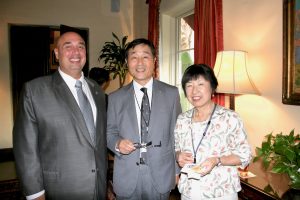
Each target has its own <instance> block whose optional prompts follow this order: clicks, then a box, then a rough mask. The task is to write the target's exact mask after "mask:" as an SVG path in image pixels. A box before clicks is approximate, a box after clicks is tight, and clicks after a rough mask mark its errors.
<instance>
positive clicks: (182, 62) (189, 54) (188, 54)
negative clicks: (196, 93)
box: [176, 49, 194, 84]
mask: <svg viewBox="0 0 300 200" xmlns="http://www.w3.org/2000/svg"><path fill="white" fill-rule="evenodd" d="M178 58H179V59H178V71H177V80H178V81H177V82H176V83H177V84H179V83H180V82H181V78H182V75H183V73H184V71H185V69H186V68H187V67H188V66H190V65H192V64H193V63H194V50H193V49H192V50H189V51H183V52H180V53H179V55H178Z"/></svg>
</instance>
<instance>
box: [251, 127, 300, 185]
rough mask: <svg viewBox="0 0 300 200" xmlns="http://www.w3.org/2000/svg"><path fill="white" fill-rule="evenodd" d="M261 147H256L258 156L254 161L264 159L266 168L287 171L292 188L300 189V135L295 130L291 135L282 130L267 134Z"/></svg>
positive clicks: (277, 171)
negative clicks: (274, 133) (283, 132)
mask: <svg viewBox="0 0 300 200" xmlns="http://www.w3.org/2000/svg"><path fill="white" fill-rule="evenodd" d="M265 137H266V141H263V142H262V145H261V147H256V151H257V156H256V157H254V160H253V162H256V161H257V160H259V159H262V163H263V166H264V168H265V169H266V170H267V169H270V170H271V172H272V173H279V174H281V173H286V174H287V175H288V176H289V178H290V180H291V184H290V188H293V189H296V190H299V189H300V137H299V134H297V135H295V133H294V130H292V131H291V132H290V134H289V135H283V134H282V132H281V133H279V134H276V135H273V133H272V132H271V133H270V134H268V135H266V136H265Z"/></svg>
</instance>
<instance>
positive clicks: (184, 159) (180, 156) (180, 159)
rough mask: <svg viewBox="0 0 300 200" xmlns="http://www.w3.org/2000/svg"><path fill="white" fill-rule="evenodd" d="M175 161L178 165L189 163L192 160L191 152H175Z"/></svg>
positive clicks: (182, 165)
mask: <svg viewBox="0 0 300 200" xmlns="http://www.w3.org/2000/svg"><path fill="white" fill-rule="evenodd" d="M176 161H177V163H178V165H179V167H184V165H185V164H191V163H193V162H194V157H193V154H192V153H191V152H181V151H177V152H176Z"/></svg>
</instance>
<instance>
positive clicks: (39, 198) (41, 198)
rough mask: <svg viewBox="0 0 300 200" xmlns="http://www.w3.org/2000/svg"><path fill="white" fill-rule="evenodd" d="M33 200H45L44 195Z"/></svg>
mask: <svg viewBox="0 0 300 200" xmlns="http://www.w3.org/2000/svg"><path fill="white" fill-rule="evenodd" d="M34 200H46V197H45V194H43V195H41V196H39V197H37V198H35V199H34Z"/></svg>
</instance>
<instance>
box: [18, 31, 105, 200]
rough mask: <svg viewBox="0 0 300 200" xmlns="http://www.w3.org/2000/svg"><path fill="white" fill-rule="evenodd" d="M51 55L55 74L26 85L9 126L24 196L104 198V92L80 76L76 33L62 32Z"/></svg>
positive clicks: (82, 55)
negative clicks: (11, 125) (13, 120)
mask: <svg viewBox="0 0 300 200" xmlns="http://www.w3.org/2000/svg"><path fill="white" fill-rule="evenodd" d="M55 55H56V57H57V59H59V64H60V66H59V69H58V71H57V72H55V73H54V74H53V75H50V76H46V77H41V78H37V79H34V80H32V81H30V82H27V83H25V85H24V89H23V92H22V98H21V101H20V107H19V111H18V114H17V118H16V120H15V124H14V128H13V149H14V155H15V160H16V167H17V174H18V176H19V178H20V181H21V184H22V187H23V189H24V192H25V195H26V197H27V199H47V200H48V199H59V200H62V199H72V200H74V199H78V200H79V199H80V200H82V199H85V200H96V199H97V200H99V199H105V196H106V172H107V151H106V134H105V132H106V110H105V97H104V93H103V91H102V90H101V89H100V87H99V86H98V85H97V83H96V82H94V81H90V80H88V79H86V78H84V76H83V73H82V68H83V66H84V64H85V62H86V49H85V42H84V40H83V39H82V37H81V36H80V35H79V34H77V33H75V32H67V33H64V34H62V35H61V37H60V38H59V39H58V42H57V48H55ZM77 82H80V83H81V84H82V90H81V94H83V95H80V94H79V91H78V90H79V89H78V86H77V85H76V86H77V88H76V87H75V84H77ZM82 92H83V93H82ZM84 96H85V98H83V97H84ZM82 99H85V100H86V101H85V103H84V105H83V106H81V105H82V103H81V102H82ZM86 107H89V108H91V109H89V111H90V112H89V114H90V115H89V117H86V115H85V114H84V113H85V112H84V110H85V108H86ZM83 108H84V109H83ZM87 118H88V120H86V119H87ZM88 122H90V123H88ZM91 130H92V131H91Z"/></svg>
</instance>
